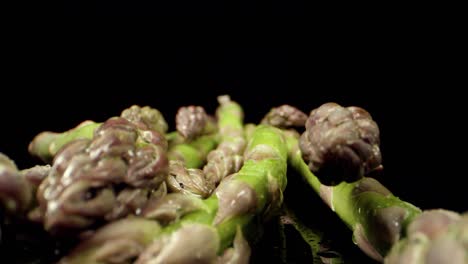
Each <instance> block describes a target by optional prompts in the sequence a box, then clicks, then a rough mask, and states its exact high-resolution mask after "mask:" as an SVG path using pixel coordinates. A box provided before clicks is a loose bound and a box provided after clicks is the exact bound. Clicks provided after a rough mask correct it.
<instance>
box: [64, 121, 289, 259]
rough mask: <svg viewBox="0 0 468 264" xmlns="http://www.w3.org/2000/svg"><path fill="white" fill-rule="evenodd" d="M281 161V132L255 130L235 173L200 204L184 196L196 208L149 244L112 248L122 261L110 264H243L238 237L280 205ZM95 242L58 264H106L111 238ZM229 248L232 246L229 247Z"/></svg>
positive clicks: (243, 247)
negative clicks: (103, 256) (103, 257)
mask: <svg viewBox="0 0 468 264" xmlns="http://www.w3.org/2000/svg"><path fill="white" fill-rule="evenodd" d="M286 161H287V149H286V142H285V140H284V137H283V135H282V132H281V131H280V130H278V129H276V128H273V127H270V126H264V125H261V126H259V127H258V128H257V129H256V130H255V132H254V134H253V135H252V138H251V139H250V141H249V143H248V145H247V149H246V152H245V162H244V165H243V166H242V168H241V170H240V171H239V172H238V173H235V174H233V175H232V176H229V177H227V178H226V179H225V180H223V181H222V182H221V184H220V185H219V187H218V188H217V189H216V192H215V193H214V194H212V195H211V196H210V197H209V198H207V199H205V200H201V199H200V198H197V197H194V196H184V199H185V201H186V202H187V199H190V200H191V201H193V204H194V205H195V206H196V207H198V209H197V210H195V211H194V212H191V213H188V214H186V215H184V216H182V217H181V218H180V220H179V221H175V222H173V223H172V224H170V225H168V226H167V227H165V228H163V229H162V231H161V232H157V234H154V235H153V236H152V239H149V240H153V242H152V243H151V244H150V245H149V246H148V243H146V242H144V243H143V242H140V241H137V242H135V243H133V241H135V238H134V237H133V236H131V235H130V236H129V237H128V238H127V241H129V242H127V244H136V245H138V247H133V248H139V250H130V249H129V250H125V251H126V252H125V253H123V252H121V251H123V250H124V249H123V247H118V248H114V250H115V251H117V252H120V254H121V255H125V256H126V259H125V260H121V261H119V262H113V263H129V261H130V260H131V259H133V258H134V257H137V256H139V257H138V259H137V261H136V263H139V264H143V263H227V262H228V261H236V262H233V263H248V256H249V250H248V244H247V242H245V239H244V238H243V234H245V233H247V232H246V231H247V228H248V227H249V225H251V224H253V223H255V222H256V221H254V219H262V218H263V216H265V215H267V214H268V212H270V211H274V210H277V209H278V208H279V207H280V205H281V202H282V193H283V190H284V189H285V187H286V182H287V180H286V167H287V162H286ZM121 221H124V220H120V221H116V222H114V223H110V224H109V225H110V226H112V225H119V223H120V222H121ZM142 221H145V222H147V221H151V220H142ZM106 228H110V227H106ZM129 228H130V227H129ZM131 228H133V227H131ZM142 231H143V232H146V231H144V230H142ZM98 232H100V231H98ZM148 232H149V231H148ZM146 235H147V234H145V236H146ZM95 240H96V239H95V238H93V237H91V238H90V239H88V240H86V241H84V242H83V243H82V244H81V245H80V246H78V247H77V248H76V249H75V250H74V251H73V252H72V253H71V254H70V255H68V256H67V257H65V258H63V259H62V261H61V263H62V264H65V263H68V264H70V263H91V264H93V263H109V260H105V259H102V258H98V257H99V256H102V253H101V252H102V251H103V248H104V247H105V245H109V244H112V243H111V241H112V238H110V239H109V240H108V241H100V244H97V243H94V242H90V241H95ZM231 245H233V246H234V247H233V248H229V247H230V246H231ZM142 248H145V249H144V250H143V249H142ZM106 252H107V253H108V254H109V255H111V254H110V252H109V251H106Z"/></svg>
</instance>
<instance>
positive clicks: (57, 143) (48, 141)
mask: <svg viewBox="0 0 468 264" xmlns="http://www.w3.org/2000/svg"><path fill="white" fill-rule="evenodd" d="M100 125H101V123H96V122H94V121H90V120H87V121H84V122H82V123H80V124H79V125H78V126H76V127H75V128H72V129H70V130H68V131H65V132H63V133H56V132H50V131H45V132H42V133H40V134H38V135H37V136H36V137H34V139H33V140H32V141H31V143H30V144H29V147H28V149H29V153H31V155H33V156H37V157H39V158H40V159H41V160H42V161H44V162H46V163H51V162H52V159H53V158H54V156H55V155H56V154H57V152H58V151H59V150H60V149H61V148H62V147H63V146H64V145H65V144H67V143H68V142H71V141H73V140H77V139H90V138H92V137H93V135H94V130H96V129H97V128H98V127H99V126H100Z"/></svg>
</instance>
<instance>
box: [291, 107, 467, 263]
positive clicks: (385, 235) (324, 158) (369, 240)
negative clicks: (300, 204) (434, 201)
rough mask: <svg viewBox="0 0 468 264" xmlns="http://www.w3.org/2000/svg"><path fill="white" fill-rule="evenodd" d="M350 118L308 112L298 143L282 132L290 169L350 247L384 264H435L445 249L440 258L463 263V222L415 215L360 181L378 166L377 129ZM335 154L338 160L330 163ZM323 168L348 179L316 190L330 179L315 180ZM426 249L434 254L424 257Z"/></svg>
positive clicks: (441, 214) (327, 110) (335, 111)
mask: <svg viewBox="0 0 468 264" xmlns="http://www.w3.org/2000/svg"><path fill="white" fill-rule="evenodd" d="M350 112H351V113H347V112H346V109H343V108H342V107H339V106H337V105H336V104H325V105H323V106H321V107H320V108H318V109H316V110H314V111H312V113H311V115H310V117H309V119H308V120H307V124H306V131H305V132H304V133H303V135H302V136H301V142H298V138H299V134H298V133H297V132H294V131H286V132H285V134H286V135H287V140H288V148H289V163H290V164H291V165H292V167H294V168H295V169H296V170H297V171H298V172H300V174H302V175H303V177H304V178H305V179H306V181H307V182H308V183H309V185H310V186H311V187H312V188H313V189H314V191H315V192H316V193H317V194H319V195H320V197H321V198H322V199H323V200H324V201H325V203H326V204H327V205H328V206H329V207H330V208H331V209H332V210H333V211H334V212H336V214H337V215H338V216H339V217H340V218H341V219H342V220H343V221H344V223H345V224H346V225H347V226H348V227H349V228H350V229H351V230H353V240H354V242H355V243H356V244H357V245H358V246H359V247H360V248H361V249H362V250H363V251H364V252H365V253H366V254H367V255H369V256H370V257H372V258H374V259H376V260H379V261H385V262H386V263H441V262H438V261H439V260H440V259H443V257H441V255H442V253H441V252H442V251H443V250H446V249H447V248H449V247H451V248H452V249H451V250H448V249H447V250H446V252H445V253H444V254H447V253H448V254H454V255H456V259H457V261H460V260H461V261H463V259H465V260H466V258H467V257H468V256H467V255H466V248H467V245H466V242H467V235H468V233H467V232H468V230H467V228H466V221H465V222H464V224H460V223H463V221H459V220H460V219H461V217H460V216H459V215H458V214H457V213H455V212H448V211H444V210H439V211H427V212H424V213H422V214H421V210H420V209H419V208H417V207H415V206H414V205H411V204H410V203H407V202H404V201H402V200H400V199H398V198H397V197H395V196H394V195H393V194H392V193H391V192H390V191H389V190H388V189H387V188H385V187H384V186H383V185H382V184H380V183H379V182H378V181H377V180H375V179H373V178H361V177H362V176H363V174H365V173H366V172H368V171H370V170H372V168H375V167H376V166H377V165H378V164H379V163H380V153H379V152H378V147H376V143H377V142H378V129H377V127H376V125H375V123H374V122H373V121H372V122H371V120H370V119H369V118H370V115H368V113H367V112H365V111H364V110H363V109H359V108H351V111H350ZM356 113H357V114H356ZM356 115H357V116H356ZM351 117H352V119H351ZM353 122H355V123H356V124H353ZM353 142H354V143H353ZM356 142H358V143H356ZM304 153H306V154H304ZM336 154H337V155H338V157H333V155H336ZM303 158H304V159H307V160H308V161H309V164H308V165H307V164H306V163H305V161H304V160H303ZM337 160H338V162H337ZM350 160H351V162H350ZM327 163H331V166H341V167H340V169H343V168H349V167H351V168H352V169H351V172H350V173H351V177H349V175H345V174H341V175H339V177H338V179H339V180H337V182H339V181H341V183H338V184H337V185H335V186H328V185H324V184H322V182H321V179H330V175H326V176H325V177H319V176H316V175H314V173H313V172H312V170H314V169H315V171H316V172H317V174H318V175H320V174H321V173H323V167H326V166H330V165H329V164H327ZM317 164H319V165H320V166H317ZM370 164H371V165H372V166H369V165H370ZM327 172H330V171H327ZM338 172H341V171H340V170H338ZM345 179H346V180H350V179H358V180H356V181H350V182H346V181H344V180H345ZM335 184H336V182H335ZM454 222H456V223H457V224H453V223H454ZM434 223H436V224H434ZM437 223H443V224H437ZM451 224H452V228H451V229H452V231H451V232H448V231H447V230H449V229H450V228H449V226H450V225H451ZM442 226H443V228H442ZM453 226H455V227H453ZM440 230H442V231H440ZM434 233H437V234H438V235H437V236H436V235H434ZM421 237H423V238H421ZM431 239H433V240H431ZM463 240H464V241H463ZM428 241H429V242H428ZM441 241H442V242H441ZM434 243H435V246H434ZM463 246H464V247H465V249H464V250H463ZM392 248H393V249H392ZM429 249H434V250H435V251H432V253H428V251H427V250H429ZM390 250H391V251H392V253H391V254H390V255H388V253H389V252H390ZM387 255H388V256H387ZM386 256H387V257H386ZM384 257H386V258H385V259H384ZM418 261H421V262H418ZM460 263H462V262H460Z"/></svg>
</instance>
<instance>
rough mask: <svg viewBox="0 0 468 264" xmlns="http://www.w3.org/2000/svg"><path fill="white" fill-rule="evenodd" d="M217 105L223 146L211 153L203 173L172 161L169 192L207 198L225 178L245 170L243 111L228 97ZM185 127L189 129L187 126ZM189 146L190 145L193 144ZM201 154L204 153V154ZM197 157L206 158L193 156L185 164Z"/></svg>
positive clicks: (220, 139) (221, 99) (219, 135)
mask: <svg viewBox="0 0 468 264" xmlns="http://www.w3.org/2000/svg"><path fill="white" fill-rule="evenodd" d="M218 102H219V107H218V108H217V110H216V117H217V126H218V127H217V131H218V136H217V138H219V141H220V143H219V144H218V146H217V148H216V149H215V150H211V151H210V152H209V153H208V155H207V156H206V164H205V166H204V167H203V170H199V169H196V168H193V167H190V166H188V167H189V168H184V167H183V165H184V163H183V162H177V161H171V162H170V166H169V168H170V169H169V171H170V172H169V177H168V179H167V184H168V187H169V189H170V190H172V191H175V192H182V193H188V194H194V195H197V196H200V197H202V198H206V197H207V196H209V195H210V194H211V193H212V191H213V190H214V188H215V187H216V186H217V185H218V184H219V182H220V181H221V180H222V179H223V178H224V177H226V176H227V175H230V174H232V173H234V172H237V171H239V169H240V167H241V166H242V161H243V157H242V153H243V151H244V149H245V145H246V142H245V139H244V136H243V111H242V108H241V106H240V105H239V104H237V103H236V102H234V101H231V99H230V98H229V96H227V95H224V96H219V97H218ZM188 111H189V110H185V111H183V113H187V112H188ZM179 112H181V111H179ZM198 112H200V111H198ZM203 113H204V112H203ZM193 123H195V122H191V124H193ZM185 127H190V126H188V125H187V126H185ZM187 144H189V145H190V144H191V142H188V143H187ZM211 146H212V145H211ZM199 150H200V148H199ZM170 153H171V152H170ZM202 153H205V152H204V151H202ZM170 157H171V155H170ZM194 157H204V156H203V155H191V156H190V157H187V158H185V159H184V160H193V158H194ZM203 161H204V159H203ZM201 162H202V160H201V159H200V162H198V164H199V163H201ZM189 165H190V163H189Z"/></svg>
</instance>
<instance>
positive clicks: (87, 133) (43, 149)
mask: <svg viewBox="0 0 468 264" xmlns="http://www.w3.org/2000/svg"><path fill="white" fill-rule="evenodd" d="M120 116H121V117H123V118H125V119H127V120H128V121H130V122H132V123H133V124H134V125H136V127H137V128H139V129H151V130H155V131H158V132H159V133H163V134H164V133H166V131H167V123H166V120H165V119H164V117H163V115H162V114H161V112H159V110H157V109H155V108H151V107H149V106H145V107H140V106H138V105H133V106H131V107H129V108H127V109H124V110H123V111H122V113H121V115H120ZM101 124H102V123H99V122H94V121H91V120H87V121H84V122H82V123H80V124H79V125H78V126H76V127H75V128H72V129H70V130H68V131H65V132H62V133H58V132H51V131H45V132H42V133H40V134H38V135H37V136H36V137H34V139H33V140H32V141H31V143H30V144H29V153H31V154H32V155H33V156H37V157H39V158H40V159H41V160H42V161H44V162H46V163H51V162H52V160H53V158H54V157H55V155H56V154H57V152H58V151H59V150H60V149H61V148H62V147H63V146H64V145H65V144H67V143H69V142H71V141H74V140H77V139H91V138H92V137H93V135H94V131H95V130H96V129H97V128H98V127H99V126H100V125H101Z"/></svg>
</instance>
